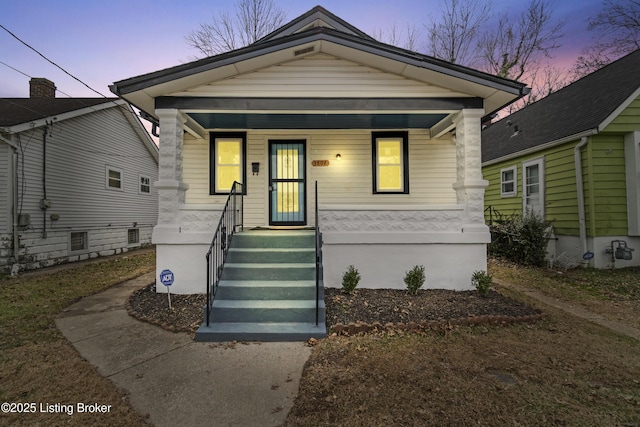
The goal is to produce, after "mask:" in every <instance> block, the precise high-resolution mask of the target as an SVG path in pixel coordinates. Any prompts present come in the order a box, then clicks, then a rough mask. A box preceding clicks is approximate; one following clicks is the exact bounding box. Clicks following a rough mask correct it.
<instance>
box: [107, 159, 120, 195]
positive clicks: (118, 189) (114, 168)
mask: <svg viewBox="0 0 640 427" xmlns="http://www.w3.org/2000/svg"><path fill="white" fill-rule="evenodd" d="M111 171H113V172H118V173H119V174H120V187H112V186H111V185H109V179H110V177H109V172H111ZM105 186H106V188H107V190H112V191H124V171H123V170H122V169H120V168H116V167H113V166H109V165H107V166H106V167H105Z"/></svg>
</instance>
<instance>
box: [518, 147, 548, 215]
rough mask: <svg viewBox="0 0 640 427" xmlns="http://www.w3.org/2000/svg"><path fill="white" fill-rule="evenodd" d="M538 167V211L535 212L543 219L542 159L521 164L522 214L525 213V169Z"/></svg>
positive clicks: (543, 173)
mask: <svg viewBox="0 0 640 427" xmlns="http://www.w3.org/2000/svg"><path fill="white" fill-rule="evenodd" d="M536 165H537V166H538V194H539V197H540V211H539V212H536V213H537V214H538V215H540V217H541V218H544V217H545V191H544V187H545V184H544V175H545V171H544V157H538V158H536V159H531V160H528V161H526V162H522V212H523V213H526V212H527V199H528V196H527V169H528V168H530V167H531V166H536Z"/></svg>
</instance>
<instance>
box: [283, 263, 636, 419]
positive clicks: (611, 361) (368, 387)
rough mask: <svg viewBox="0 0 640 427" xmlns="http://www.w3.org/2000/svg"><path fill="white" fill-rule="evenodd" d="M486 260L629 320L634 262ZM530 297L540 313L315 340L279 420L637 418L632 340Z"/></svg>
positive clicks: (517, 277)
mask: <svg viewBox="0 0 640 427" xmlns="http://www.w3.org/2000/svg"><path fill="white" fill-rule="evenodd" d="M490 272H491V274H493V275H494V277H496V278H499V279H502V280H505V281H508V282H511V283H515V284H519V285H521V286H524V287H535V288H537V289H539V290H540V291H542V292H544V293H546V294H548V295H551V296H554V297H556V298H560V299H565V300H569V301H572V303H576V302H578V303H581V304H584V305H585V306H587V308H589V309H593V310H594V311H595V310H596V309H597V311H598V312H600V313H602V314H605V315H607V317H609V318H612V319H616V320H620V319H623V320H624V321H628V322H629V324H632V325H634V324H635V325H638V323H637V322H638V319H639V318H640V316H638V314H639V313H640V310H638V307H639V305H638V300H639V298H638V295H639V292H640V274H639V273H640V271H639V270H638V269H625V270H618V271H615V272H612V271H602V270H600V271H595V270H586V271H585V270H575V271H570V272H558V271H554V270H545V269H531V268H521V267H517V266H515V265H511V264H507V263H500V262H498V263H496V262H492V263H491V265H490ZM499 290H500V292H501V293H504V294H505V295H508V296H510V297H513V298H517V299H519V300H521V301H525V302H528V303H533V304H534V305H535V302H533V301H530V300H529V301H527V298H526V297H525V296H523V295H521V294H519V293H517V292H516V291H511V290H508V289H499ZM539 308H542V309H543V310H544V313H545V317H544V318H543V320H541V321H539V322H536V323H532V324H516V325H509V326H506V327H496V326H488V327H487V326H474V327H453V328H443V329H441V330H440V331H439V332H427V333H423V334H398V333H396V334H393V335H390V334H378V335H362V336H353V337H331V338H329V339H326V340H321V341H319V342H318V345H317V346H316V347H315V348H314V351H313V354H312V356H311V358H310V360H309V362H308V363H307V365H306V366H305V369H304V373H303V378H302V381H301V384H300V394H299V396H298V398H297V399H296V402H295V405H294V407H293V409H292V411H291V412H290V414H289V417H288V419H287V423H286V425H287V426H349V427H351V426H382V425H384V426H386V425H394V426H415V425H438V426H467V425H474V426H541V425H545V426H604V425H606V426H638V425H640V343H639V342H638V341H636V340H633V339H631V338H627V337H624V336H621V335H618V334H616V333H614V332H612V331H610V330H608V329H606V328H603V327H600V326H598V325H596V324H593V323H591V322H588V321H586V320H582V319H579V318H576V317H573V316H571V315H568V314H565V313H563V312H560V311H558V310H556V309H554V308H551V307H546V306H544V307H539ZM616 316H618V317H616Z"/></svg>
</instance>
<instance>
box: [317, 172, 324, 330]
mask: <svg viewBox="0 0 640 427" xmlns="http://www.w3.org/2000/svg"><path fill="white" fill-rule="evenodd" d="M315 209H316V326H318V317H319V313H320V272H321V270H322V234H320V218H319V216H318V181H316V191H315Z"/></svg>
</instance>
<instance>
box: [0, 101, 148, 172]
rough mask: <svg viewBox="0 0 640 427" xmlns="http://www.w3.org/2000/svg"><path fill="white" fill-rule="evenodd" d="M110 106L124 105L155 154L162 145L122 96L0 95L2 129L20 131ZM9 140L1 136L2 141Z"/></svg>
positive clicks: (12, 131) (140, 135) (143, 138)
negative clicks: (155, 141)
mask: <svg viewBox="0 0 640 427" xmlns="http://www.w3.org/2000/svg"><path fill="white" fill-rule="evenodd" d="M107 108H122V109H123V112H124V113H125V114H124V116H125V118H126V119H127V121H128V122H129V123H130V124H131V126H132V128H133V130H134V131H135V133H136V134H137V135H138V137H139V138H140V140H141V141H142V142H143V144H144V145H145V147H146V148H147V150H148V151H149V153H150V154H151V156H152V157H153V158H154V159H155V160H156V162H157V161H158V147H157V146H156V144H155V143H154V142H153V140H152V139H151V136H149V132H148V131H147V130H146V129H145V128H144V126H143V124H142V122H141V121H140V119H139V118H138V116H137V115H136V114H135V112H134V111H133V110H132V108H131V106H130V105H129V104H127V103H126V102H124V101H123V100H121V99H118V98H0V131H2V132H6V133H19V132H23V131H25V130H27V129H31V128H34V127H40V126H45V125H46V123H47V122H52V121H54V120H55V122H60V121H63V120H67V119H70V118H73V117H79V116H82V115H84V114H89V113H92V112H95V111H100V110H104V109H107ZM1 141H5V142H7V141H8V140H7V139H4V138H1V137H0V142H1Z"/></svg>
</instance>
